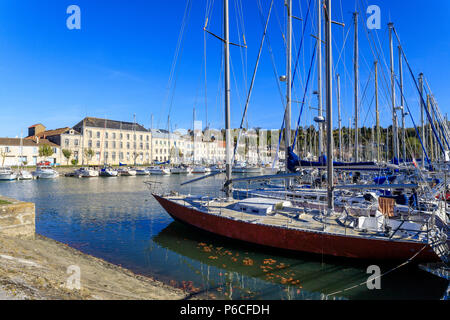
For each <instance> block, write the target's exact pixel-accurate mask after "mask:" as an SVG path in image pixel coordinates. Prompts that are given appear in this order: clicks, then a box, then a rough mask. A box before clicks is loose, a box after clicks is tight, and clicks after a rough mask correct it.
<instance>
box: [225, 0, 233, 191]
mask: <svg viewBox="0 0 450 320" xmlns="http://www.w3.org/2000/svg"><path fill="white" fill-rule="evenodd" d="M223 22H224V23H223V33H224V37H223V39H224V57H225V81H224V82H225V137H226V182H225V193H226V196H227V198H231V195H232V194H231V192H232V190H231V183H230V181H231V165H232V164H231V112H230V99H231V92H230V90H231V85H230V26H229V7H228V0H224V1H223Z"/></svg>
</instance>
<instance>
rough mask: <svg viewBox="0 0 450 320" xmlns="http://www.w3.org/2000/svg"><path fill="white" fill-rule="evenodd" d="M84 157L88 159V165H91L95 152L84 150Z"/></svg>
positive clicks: (88, 149)
mask: <svg viewBox="0 0 450 320" xmlns="http://www.w3.org/2000/svg"><path fill="white" fill-rule="evenodd" d="M83 152H84V156H85V157H86V159H87V164H88V165H89V161H91V160H92V158H93V157H94V154H95V153H94V150H92V149H91V148H86V149H84V151H83Z"/></svg>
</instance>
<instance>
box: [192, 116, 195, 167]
mask: <svg viewBox="0 0 450 320" xmlns="http://www.w3.org/2000/svg"><path fill="white" fill-rule="evenodd" d="M192 165H195V107H194V110H193V111H192Z"/></svg>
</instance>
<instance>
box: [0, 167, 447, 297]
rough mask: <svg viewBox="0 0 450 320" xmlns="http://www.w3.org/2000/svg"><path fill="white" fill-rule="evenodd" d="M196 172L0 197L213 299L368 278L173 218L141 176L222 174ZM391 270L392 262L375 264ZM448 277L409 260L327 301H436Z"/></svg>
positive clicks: (199, 186) (43, 229)
mask: <svg viewBox="0 0 450 320" xmlns="http://www.w3.org/2000/svg"><path fill="white" fill-rule="evenodd" d="M192 177H193V176H189V177H187V176H160V177H156V176H151V177H116V178H101V177H99V178H92V179H77V178H66V177H60V178H58V179H56V180H37V181H16V182H5V183H0V194H2V195H4V196H8V197H12V198H16V199H19V200H23V201H31V202H34V203H36V231H37V233H39V234H41V235H44V236H46V237H49V238H52V239H55V240H57V241H60V242H62V243H66V244H68V245H70V246H72V247H74V248H77V249H79V250H81V251H83V252H85V253H88V254H92V255H94V256H97V257H100V258H102V259H105V260H107V261H109V262H112V263H115V264H118V265H121V266H123V267H126V268H129V269H131V270H133V271H134V272H136V273H139V274H143V275H148V276H152V277H154V278H156V279H158V280H161V281H163V282H166V283H168V284H171V285H173V286H177V287H180V288H184V289H186V290H188V291H190V292H191V293H192V294H193V295H199V296H200V297H207V298H210V299H216V298H217V299H323V298H324V297H325V296H326V295H328V294H331V293H334V292H338V291H342V290H345V289H346V288H349V287H351V286H353V285H355V284H359V283H362V282H365V281H366V280H367V278H368V276H369V275H368V274H367V273H366V270H367V267H368V266H369V265H371V264H372V263H370V262H360V261H353V260H346V259H335V258H330V257H322V256H315V255H307V254H300V253H297V254H293V253H286V252H276V251H273V250H267V249H264V248H260V247H255V246H252V245H248V244H243V243H240V242H235V241H231V240H227V239H223V238H219V237H214V236H212V235H210V234H205V233H202V232H199V231H197V230H195V229H192V228H190V227H188V226H184V225H182V224H180V223H178V222H174V221H173V220H172V218H170V216H169V215H168V214H167V213H166V212H165V211H164V210H163V209H162V208H161V207H160V206H159V204H158V203H157V202H156V201H155V200H154V199H153V198H152V197H151V195H150V193H149V190H148V188H147V186H146V185H145V184H144V181H147V180H157V181H160V182H162V183H163V185H164V186H165V187H166V188H167V189H171V190H177V191H181V192H185V193H186V192H187V193H190V194H205V195H206V194H211V195H218V194H217V189H218V188H217V187H218V186H219V185H220V184H221V183H222V178H221V177H220V176H219V177H213V178H209V179H205V180H203V181H201V182H198V183H194V184H191V185H189V186H185V187H180V186H179V184H180V182H182V181H184V180H187V179H192ZM380 267H381V271H382V272H385V271H388V270H389V269H390V268H392V267H393V265H380ZM447 286H448V283H447V281H445V280H443V279H440V278H437V277H435V276H432V275H430V274H428V273H426V272H423V271H420V270H419V269H418V267H417V266H408V267H405V268H401V269H399V270H397V271H395V272H392V273H390V274H389V275H387V276H386V277H383V278H382V281H381V290H368V289H367V287H366V285H362V286H359V287H357V288H355V289H352V290H348V291H344V292H340V293H338V294H336V295H333V296H330V297H329V298H330V299H333V298H335V299H440V298H441V297H442V296H443V295H444V294H445V292H446V290H447Z"/></svg>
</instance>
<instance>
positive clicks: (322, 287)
mask: <svg viewBox="0 0 450 320" xmlns="http://www.w3.org/2000/svg"><path fill="white" fill-rule="evenodd" d="M205 235H207V236H205ZM152 240H153V242H154V243H156V244H157V245H159V246H160V247H162V248H165V249H167V250H168V253H167V254H171V253H173V254H175V255H176V256H177V257H179V260H180V261H181V265H180V268H183V267H184V268H189V269H191V270H192V271H194V272H195V274H196V275H197V276H198V279H197V280H196V281H194V282H193V283H182V284H181V285H180V284H178V286H179V287H184V288H185V289H188V290H189V291H190V292H191V293H192V295H194V296H195V295H198V296H200V297H206V298H213V299H214V298H218V299H283V300H288V299H292V300H304V299H312V300H321V299H439V298H441V297H442V296H443V295H444V294H445V291H446V289H447V282H446V281H445V280H443V279H440V278H437V277H435V276H432V275H429V274H427V273H425V272H423V271H420V270H419V269H418V268H417V266H410V267H407V268H403V269H399V270H397V271H396V272H393V273H391V274H390V275H387V276H386V277H383V278H382V280H381V286H382V288H381V290H369V289H368V288H367V286H366V285H365V284H364V285H362V286H359V287H357V288H354V289H352V290H347V291H345V289H347V288H349V287H352V286H354V285H356V284H360V283H364V282H366V281H367V279H368V277H369V276H370V274H368V273H367V272H366V271H367V267H368V266H370V265H371V263H370V262H363V261H353V260H348V259H338V258H331V257H326V256H317V255H310V254H299V253H291V252H280V251H273V250H270V249H267V248H261V247H257V246H254V245H251V244H246V243H242V242H237V241H233V240H228V239H225V238H222V237H217V236H215V235H212V234H206V233H205V232H202V231H200V232H197V230H196V229H193V228H192V227H189V226H185V225H184V224H181V223H179V222H172V223H171V224H170V225H169V226H167V227H166V228H165V229H163V230H162V231H161V232H160V233H159V234H158V235H156V236H154V237H153V239H152ZM182 257H185V259H183V258H182ZM324 259H326V262H325V260H324ZM198 263H200V264H198ZM392 267H393V266H392V265H383V266H380V268H381V272H385V271H387V270H389V269H390V268H392ZM418 279H420V280H418ZM173 284H174V283H173ZM336 292H338V293H337V294H334V295H330V294H332V293H336Z"/></svg>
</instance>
